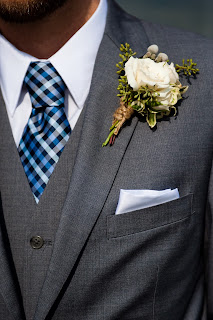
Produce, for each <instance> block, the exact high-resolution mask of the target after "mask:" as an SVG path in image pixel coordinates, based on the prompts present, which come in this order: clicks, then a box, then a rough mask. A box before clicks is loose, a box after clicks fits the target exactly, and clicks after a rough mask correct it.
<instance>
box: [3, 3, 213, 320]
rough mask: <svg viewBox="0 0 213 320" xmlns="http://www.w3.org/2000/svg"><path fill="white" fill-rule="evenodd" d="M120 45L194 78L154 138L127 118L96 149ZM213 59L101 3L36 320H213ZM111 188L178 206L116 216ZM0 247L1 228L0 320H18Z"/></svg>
mask: <svg viewBox="0 0 213 320" xmlns="http://www.w3.org/2000/svg"><path fill="white" fill-rule="evenodd" d="M125 42H128V43H130V45H131V47H132V48H133V50H135V51H137V53H138V56H141V55H142V54H144V53H145V52H146V49H147V47H148V46H149V45H150V44H153V43H155V44H157V45H158V46H159V47H160V50H161V51H163V52H166V53H167V54H168V56H169V58H170V61H174V62H176V63H181V61H182V58H193V59H194V60H196V62H197V63H198V66H199V68H200V74H199V75H198V76H197V79H193V78H192V79H191V85H190V87H189V90H188V92H187V93H186V94H185V97H187V98H186V99H185V100H184V101H182V102H181V103H180V104H179V107H178V116H177V117H176V118H175V117H173V118H170V119H169V120H168V119H167V120H166V119H165V120H162V121H160V122H159V123H158V126H157V130H153V131H152V130H150V128H149V127H148V126H147V124H146V123H145V121H144V120H143V119H140V118H138V117H134V118H133V119H132V121H131V122H130V123H128V124H127V125H126V126H125V128H123V130H122V131H121V133H120V134H119V137H118V138H117V140H116V143H115V145H114V146H113V147H105V148H102V147H101V145H102V143H103V141H104V140H105V138H106V135H107V133H108V129H109V126H110V124H111V121H112V115H113V112H114V110H115V109H116V108H117V106H118V103H119V101H118V98H117V96H116V95H117V89H116V88H117V85H118V76H117V75H116V66H115V65H116V63H117V62H118V61H119V47H120V44H121V43H125ZM212 53H213V45H212V41H210V40H206V39H203V38H201V37H199V36H195V35H194V34H191V33H187V32H181V31H177V30H175V29H170V28H167V27H162V26H158V25H155V24H151V23H147V22H141V21H139V20H138V19H136V18H133V17H131V16H130V15H128V14H126V13H125V12H123V11H122V10H121V9H120V8H119V7H118V6H117V5H116V4H115V3H114V2H113V1H109V13H108V20H107V25H106V30H105V34H104V37H103V40H102V43H101V46H100V49H99V52H98V56H97V60H96V65H95V69H94V74H93V80H92V84H91V90H90V94H89V97H88V99H87V102H86V105H85V108H86V110H85V116H84V123H83V130H82V135H81V140H80V143H79V147H78V151H77V158H76V161H75V166H74V169H73V172H72V178H71V182H70V186H69V189H68V192H67V197H66V200H65V203H64V206H63V210H62V213H61V219H60V223H59V227H58V229H57V233H56V239H55V244H54V248H53V253H52V257H51V261H50V265H49V269H48V271H47V274H46V279H45V282H44V284H43V287H42V290H41V292H40V297H39V301H38V304H37V308H36V312H35V316H34V320H45V319H46V320H50V319H51V320H68V319H75V320H83V319H84V320H96V319H97V320H116V319H118V320H119V319H121V320H123V319H124V320H125V319H128V320H129V319H143V320H151V319H152V320H183V319H184V320H201V319H203V320H206V319H213V308H212V301H213V292H212V290H213V271H212V270H213V265H212V264H213V255H212V250H213V247H212V243H213V242H212V236H213V230H212V227H213V226H212V204H213V202H212V201H213V180H212V175H211V166H212V150H213V148H212V147H213V126H212V119H213V95H212V92H213V91H212V87H213V77H212V74H213V67H212ZM82 76H83V75H82ZM181 82H182V83H183V84H187V81H186V80H185V79H181ZM0 130H1V128H0ZM0 132H1V131H0ZM121 188H122V189H155V190H163V189H167V188H178V189H179V191H180V199H178V200H174V201H171V202H169V203H165V204H162V205H159V206H155V207H152V208H148V209H143V210H138V211H135V212H130V213H127V214H123V215H120V216H115V214H114V213H115V209H116V206H117V201H118V198H119V191H120V189H121ZM206 212H207V214H206ZM1 215H3V210H2V209H1ZM205 231H206V232H205ZM205 234H206V237H205V239H204V235H205ZM6 238H7V232H6V230H5V229H4V228H3V227H2V230H1V233H0V293H1V295H0V301H1V304H0V305H2V306H3V305H5V309H4V310H5V311H2V313H0V314H2V315H3V317H2V320H3V318H4V320H5V319H15V320H24V319H25V316H24V314H23V308H22V302H21V299H20V292H19V288H18V286H16V285H15V283H16V279H15V276H14V267H13V263H12V259H11V255H10V252H9V247H6V245H5V243H6ZM2 310H3V309H2Z"/></svg>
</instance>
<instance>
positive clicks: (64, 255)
mask: <svg viewBox="0 0 213 320" xmlns="http://www.w3.org/2000/svg"><path fill="white" fill-rule="evenodd" d="M114 6H116V5H115V4H113V3H112V4H111V5H110V7H109V16H108V22H107V26H106V32H105V35H104V37H103V40H102V44H101V46H100V49H99V53H98V56H97V59H96V64H95V69H94V73H93V80H92V84H91V90H90V94H89V97H88V100H87V102H86V105H85V108H87V109H86V112H85V118H84V124H83V129H82V136H81V141H80V144H79V150H78V153H77V157H76V163H75V166H74V169H73V173H72V178H71V183H70V188H69V191H68V194H67V199H66V202H65V205H64V208H63V212H62V216H61V220H60V224H59V228H58V231H57V234H56V239H55V245H54V250H53V255H52V259H51V262H50V266H49V270H48V273H47V277H46V280H45V282H44V285H43V288H42V291H41V294H40V298H39V301H38V305H37V309H36V313H35V317H34V320H44V319H45V317H46V316H47V315H48V313H49V311H50V310H51V307H52V306H53V305H54V302H55V301H56V300H57V301H59V300H60V292H62V288H63V286H66V284H65V283H66V281H67V279H68V278H69V281H71V278H72V270H73V268H74V266H75V263H76V261H77V259H78V258H79V257H80V253H81V252H82V250H83V247H84V246H85V244H86V241H87V239H88V237H89V235H90V232H91V231H92V228H93V226H94V224H95V223H96V221H97V219H98V217H99V215H100V213H101V210H102V208H103V206H104V203H105V201H106V199H107V196H108V194H109V192H110V189H111V187H112V184H113V181H114V179H115V177H116V173H117V172H118V169H119V166H120V163H121V161H122V158H123V156H124V154H125V151H126V149H127V147H128V144H129V142H130V140H131V137H132V135H133V133H134V130H135V127H136V125H137V118H136V117H134V118H133V119H132V121H131V125H129V126H126V127H125V128H124V129H123V130H122V131H121V133H120V134H119V137H118V138H117V139H116V142H115V145H114V146H113V147H110V146H107V147H104V148H103V147H102V143H103V142H104V141H105V139H106V136H107V135H108V133H109V127H110V125H111V122H112V117H113V113H114V111H115V109H116V108H117V107H118V104H119V99H118V97H117V86H118V76H117V74H116V63H117V62H118V61H119V60H118V59H119V53H120V52H119V47H120V43H124V42H126V41H128V32H130V34H131V30H130V31H127V34H125V32H123V33H122V32H121V30H119V28H120V25H119V23H120V22H119V21H117V20H118V17H117V16H116V15H117V8H114ZM112 15H114V17H113V18H112V17H111V16H112ZM111 20H113V21H111ZM115 21H117V22H116V23H117V26H118V30H117V35H118V38H117V39H116V38H115V37H114V33H115V32H114V30H113V29H112V26H113V25H114V27H115ZM133 21H134V20H133ZM133 28H134V27H133ZM115 29H116V28H115ZM130 29H131V28H130ZM127 30H129V28H127ZM115 31H116V30H115ZM130 37H131V36H130ZM147 43H148V41H147V39H146V36H144V42H143V43H140V44H139V46H138V50H140V51H142V52H143V51H145V50H146V48H147ZM140 51H139V52H140ZM53 310H54V308H53V309H52V311H53ZM53 312H54V311H53Z"/></svg>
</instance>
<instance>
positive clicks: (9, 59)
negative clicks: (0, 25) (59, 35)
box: [0, 0, 107, 115]
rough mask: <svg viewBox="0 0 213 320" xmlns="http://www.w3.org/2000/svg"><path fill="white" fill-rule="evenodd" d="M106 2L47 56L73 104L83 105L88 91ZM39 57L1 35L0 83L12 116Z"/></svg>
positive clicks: (103, 21) (103, 20)
mask: <svg viewBox="0 0 213 320" xmlns="http://www.w3.org/2000/svg"><path fill="white" fill-rule="evenodd" d="M106 16H107V1H106V0H100V3H99V6H98V8H97V9H96V11H95V13H94V14H93V15H92V17H91V18H90V19H89V20H88V21H87V22H86V23H85V24H84V25H83V26H82V27H81V28H80V29H79V30H78V31H77V32H76V33H75V34H74V35H73V37H72V38H70V39H69V40H68V41H67V43H66V44H65V45H64V46H63V47H62V48H61V49H60V50H59V51H57V52H56V53H55V54H54V55H53V56H52V57H50V58H49V59H48V61H50V62H51V63H52V64H53V65H54V67H55V68H56V70H57V71H58V72H59V74H60V76H61V77H62V78H63V80H64V82H65V84H66V86H67V88H68V90H69V92H70V93H71V95H72V97H73V99H74V100H75V103H76V104H77V106H78V107H79V108H82V107H83V105H84V102H85V100H86V98H87V95H88V93H89V89H90V84H91V79H92V73H93V68H94V64H95V59H96V55H97V52H98V49H99V46H100V43H101V40H102V37H103V34H104V29H105V25H106ZM37 60H38V59H37V58H35V57H32V56H30V55H28V54H26V53H24V52H22V51H19V50H18V49H17V48H15V47H14V46H13V45H12V44H11V43H10V42H9V41H7V40H6V39H5V38H4V37H3V36H2V35H0V85H1V90H2V94H3V97H4V100H5V104H6V106H7V108H8V111H9V112H10V114H11V115H13V114H14V112H15V109H16V107H17V106H18V105H19V103H20V101H19V100H20V95H21V90H22V86H23V80H24V77H25V74H26V72H27V69H28V66H29V64H30V62H32V61H37Z"/></svg>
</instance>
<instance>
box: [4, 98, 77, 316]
mask: <svg viewBox="0 0 213 320" xmlns="http://www.w3.org/2000/svg"><path fill="white" fill-rule="evenodd" d="M0 101H2V103H1V105H0V128H1V135H0V155H1V156H0V191H1V198H2V207H3V214H4V220H5V225H6V229H7V233H8V237H9V242H10V247H11V251H12V257H13V261H14V265H15V269H16V273H17V276H18V281H19V285H20V289H21V292H22V298H23V305H24V309H25V313H26V318H27V320H31V319H33V316H34V312H35V308H36V304H37V300H38V298H39V293H40V290H41V288H42V285H43V282H44V279H45V275H46V272H47V270H48V266H49V262H50V259H51V255H52V249H53V245H54V239H55V234H56V231H57V228H58V224H59V220H60V217H61V211H62V208H63V204H64V201H65V199H66V195H67V191H68V186H69V182H70V178H71V174H72V169H73V167H74V163H75V156H76V152H77V149H78V143H79V139H80V136H81V129H82V124H83V112H82V114H81V116H80V118H79V120H78V122H77V124H76V126H75V129H74V130H73V132H72V134H71V137H70V139H69V141H68V143H67V144H66V146H65V149H64V150H63V152H62V155H61V157H60V159H59V162H58V163H57V165H56V168H55V170H54V172H53V174H52V175H51V177H50V180H49V182H48V184H47V186H46V188H45V190H44V193H43V195H42V196H41V199H40V202H39V204H36V202H35V200H34V197H33V195H32V192H31V190H30V187H29V183H28V180H27V177H26V175H25V172H24V169H23V167H22V164H21V161H20V158H19V154H18V152H17V148H16V145H15V142H14V139H13V136H12V132H11V128H10V124H9V121H8V116H7V113H6V108H5V106H4V103H3V99H2V98H1V100H0ZM70 209H71V208H70ZM36 236H39V237H41V238H42V239H41V240H43V242H44V243H43V245H42V247H41V248H39V249H34V248H33V247H35V246H36V242H35V240H36V239H37V238H34V237H36ZM32 239H33V240H34V241H32ZM38 239H39V238H38ZM39 246H40V245H39V242H37V247H39Z"/></svg>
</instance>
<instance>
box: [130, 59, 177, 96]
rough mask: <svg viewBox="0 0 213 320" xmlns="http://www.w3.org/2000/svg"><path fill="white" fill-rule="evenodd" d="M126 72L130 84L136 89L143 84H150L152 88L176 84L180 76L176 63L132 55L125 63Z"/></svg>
mask: <svg viewBox="0 0 213 320" xmlns="http://www.w3.org/2000/svg"><path fill="white" fill-rule="evenodd" d="M125 72H126V76H127V80H128V83H129V85H130V86H131V87H132V88H133V90H134V91H137V90H138V89H139V88H140V87H141V86H148V87H149V88H150V89H154V88H155V89H156V90H157V89H162V88H168V87H169V86H170V85H171V84H176V83H177V81H178V79H179V77H178V74H177V72H176V70H175V68H174V64H173V63H171V65H168V63H167V62H158V63H157V62H155V61H153V60H151V59H149V58H146V59H138V58H133V57H131V58H130V59H129V60H128V61H127V63H126V64H125Z"/></svg>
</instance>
